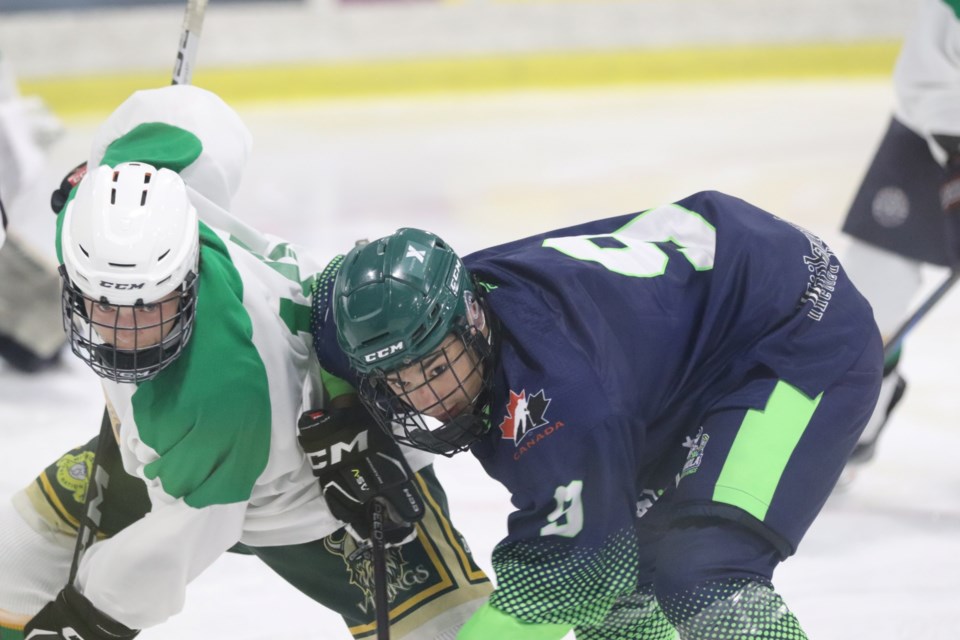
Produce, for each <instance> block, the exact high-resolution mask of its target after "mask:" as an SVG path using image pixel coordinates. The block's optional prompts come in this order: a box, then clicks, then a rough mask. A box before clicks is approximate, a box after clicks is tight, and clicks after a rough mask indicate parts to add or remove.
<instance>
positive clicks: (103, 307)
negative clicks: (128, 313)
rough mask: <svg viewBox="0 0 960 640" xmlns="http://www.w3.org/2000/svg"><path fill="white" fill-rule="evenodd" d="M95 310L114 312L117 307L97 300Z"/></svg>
mask: <svg viewBox="0 0 960 640" xmlns="http://www.w3.org/2000/svg"><path fill="white" fill-rule="evenodd" d="M97 311H100V312H102V313H116V312H117V308H116V307H115V306H113V305H112V304H107V303H106V302H98V303H97Z"/></svg>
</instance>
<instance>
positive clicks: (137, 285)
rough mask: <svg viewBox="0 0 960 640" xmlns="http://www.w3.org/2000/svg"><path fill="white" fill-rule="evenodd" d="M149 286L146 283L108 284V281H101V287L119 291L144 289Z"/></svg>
mask: <svg viewBox="0 0 960 640" xmlns="http://www.w3.org/2000/svg"><path fill="white" fill-rule="evenodd" d="M146 285H147V283H146V282H136V283H131V284H128V283H124V282H107V281H106V280H101V281H100V286H101V287H103V288H105V289H117V290H118V291H125V290H127V289H143V288H144V287H145V286H146Z"/></svg>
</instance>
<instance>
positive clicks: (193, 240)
mask: <svg viewBox="0 0 960 640" xmlns="http://www.w3.org/2000/svg"><path fill="white" fill-rule="evenodd" d="M60 248H61V254H62V257H63V266H62V267H61V276H62V278H63V313H64V325H65V328H66V329H67V333H68V335H69V337H70V344H71V347H72V349H73V352H74V353H75V354H76V355H77V356H79V357H80V358H81V359H82V360H84V361H85V362H87V364H89V365H90V367H91V368H92V369H93V370H94V371H96V372H97V374H98V375H101V376H103V377H105V378H109V379H111V380H114V381H117V382H141V381H143V380H147V379H149V378H151V377H153V376H154V375H156V374H157V373H158V372H159V371H160V370H161V369H163V368H164V367H166V366H167V365H169V364H170V363H171V362H172V361H173V360H174V359H175V358H176V357H177V356H178V355H179V354H180V352H181V351H182V349H183V347H184V346H185V345H186V342H187V340H188V338H189V336H190V333H191V331H192V327H193V318H194V312H195V309H196V288H197V270H198V267H199V256H200V238H199V225H198V221H197V211H196V208H195V207H194V206H193V205H192V204H191V203H190V200H189V197H188V195H187V190H186V185H185V184H184V182H183V180H182V179H181V178H180V176H179V175H178V174H177V173H176V172H174V171H170V170H168V169H156V168H155V167H153V166H150V165H148V164H143V163H136V162H128V163H123V164H118V165H117V166H116V167H109V166H100V167H98V168H97V169H96V170H95V171H91V172H89V173H88V174H87V175H86V177H85V178H84V179H83V181H82V182H81V183H80V186H79V187H78V190H77V194H76V197H75V198H74V199H73V200H72V201H71V202H70V204H69V205H68V206H67V209H66V211H65V212H64V219H63V224H62V228H61V234H60ZM178 296H179V304H178V305H177V310H176V313H175V315H174V316H173V317H171V316H169V315H168V317H166V318H163V319H162V320H161V321H158V323H155V324H153V325H147V324H139V325H137V324H134V325H133V326H132V327H131V326H130V325H129V323H127V324H124V325H121V324H119V320H118V319H119V318H120V317H121V314H122V313H123V312H122V310H123V309H124V308H129V309H128V312H127V313H129V314H130V317H139V316H143V315H145V313H144V312H145V311H146V310H148V309H151V308H152V307H153V306H154V303H157V302H160V301H161V300H169V299H176V298H177V297H178ZM93 305H99V306H100V309H108V310H112V311H113V313H114V320H113V323H114V324H112V325H110V324H104V323H103V322H102V321H101V322H97V321H94V320H92V318H91V315H92V314H91V313H90V310H91V309H92V306H93ZM161 306H163V305H161ZM134 312H136V315H134ZM158 328H159V333H158V336H159V335H160V334H161V333H162V339H159V337H158V339H159V342H157V340H154V341H153V344H147V343H146V341H145V344H143V345H142V346H141V345H133V346H130V345H125V346H124V347H123V348H121V347H119V346H117V345H113V344H110V343H109V342H107V340H106V339H105V338H104V336H105V335H106V336H107V337H108V338H109V336H111V335H112V336H114V337H116V336H117V332H118V331H121V332H123V331H125V332H127V333H131V334H136V335H140V334H141V333H143V332H144V331H146V330H149V329H158ZM118 342H119V341H118ZM127 342H129V340H128V341H127Z"/></svg>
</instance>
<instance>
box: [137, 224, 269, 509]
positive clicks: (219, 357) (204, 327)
mask: <svg viewBox="0 0 960 640" xmlns="http://www.w3.org/2000/svg"><path fill="white" fill-rule="evenodd" d="M200 243H201V247H200V262H201V266H200V282H199V287H198V294H197V312H196V321H195V326H194V332H193V336H192V337H191V338H190V343H189V344H188V345H187V346H186V348H185V349H184V352H183V353H182V354H181V355H180V357H179V358H177V360H176V361H174V362H173V364H171V365H170V366H169V367H168V368H167V369H165V370H163V371H161V372H160V374H158V375H157V377H156V378H154V379H152V380H149V381H147V382H144V383H142V384H140V385H139V387H138V389H137V391H136V393H135V394H134V396H133V411H134V419H135V420H136V423H137V427H138V429H139V434H140V438H141V439H142V440H143V442H144V443H145V444H147V445H148V446H150V447H151V448H152V449H153V450H154V451H156V453H157V455H158V456H159V459H158V460H155V461H153V462H150V463H149V464H147V465H146V466H145V468H144V474H145V475H146V477H147V478H148V479H151V480H153V479H157V478H158V479H159V480H160V482H161V484H162V485H163V489H164V491H166V492H167V493H168V494H170V495H171V496H173V497H175V498H183V500H184V501H185V502H186V503H187V504H188V505H189V506H191V507H194V508H198V509H199V508H203V507H206V506H210V505H214V504H229V503H233V502H240V501H243V500H247V499H248V498H249V497H250V495H251V492H252V490H253V486H254V483H255V482H256V480H257V478H258V477H259V476H260V474H261V473H262V472H263V470H264V469H265V468H266V465H267V460H268V457H269V451H270V434H271V404H270V392H269V386H268V383H267V371H266V367H265V365H264V363H263V361H262V360H261V358H260V354H259V352H258V351H257V348H256V346H255V345H254V343H253V325H252V322H251V319H250V316H249V315H248V314H247V311H246V309H245V308H244V306H243V282H242V280H241V278H240V274H239V273H238V272H237V269H236V267H235V266H234V265H233V263H232V261H231V260H230V255H229V253H228V251H227V248H226V246H225V245H224V243H223V242H222V241H221V240H220V238H219V237H218V236H217V235H216V234H215V233H214V232H213V231H211V230H210V229H209V228H208V227H207V226H206V225H204V224H203V223H201V224H200Z"/></svg>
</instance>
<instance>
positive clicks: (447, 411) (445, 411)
mask: <svg viewBox="0 0 960 640" xmlns="http://www.w3.org/2000/svg"><path fill="white" fill-rule="evenodd" d="M465 408H466V407H464V406H461V405H456V406H454V407H451V408H438V409H437V411H436V413H435V414H428V415H430V417H431V418H436V419H437V420H439V421H440V422H442V423H444V424H446V423H448V422H450V421H451V420H453V419H454V418H456V417H457V416H459V415H460V414H461V413H463V410H464V409H465Z"/></svg>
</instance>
